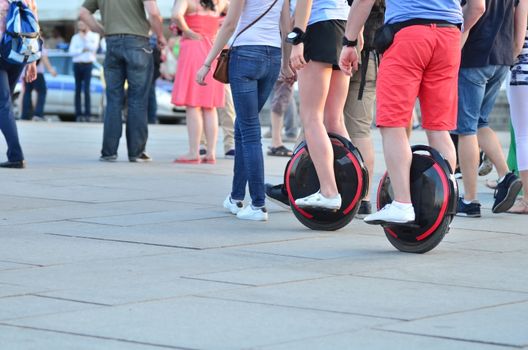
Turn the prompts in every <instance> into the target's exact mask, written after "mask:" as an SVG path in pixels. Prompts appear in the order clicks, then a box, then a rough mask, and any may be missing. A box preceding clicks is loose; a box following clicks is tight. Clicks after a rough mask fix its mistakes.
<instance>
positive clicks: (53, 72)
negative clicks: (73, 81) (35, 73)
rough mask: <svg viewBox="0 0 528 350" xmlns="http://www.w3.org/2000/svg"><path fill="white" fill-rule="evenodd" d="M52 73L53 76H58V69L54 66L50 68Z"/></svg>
mask: <svg viewBox="0 0 528 350" xmlns="http://www.w3.org/2000/svg"><path fill="white" fill-rule="evenodd" d="M50 74H51V75H52V76H54V77H56V76H57V71H56V70H55V69H54V68H51V70H50Z"/></svg>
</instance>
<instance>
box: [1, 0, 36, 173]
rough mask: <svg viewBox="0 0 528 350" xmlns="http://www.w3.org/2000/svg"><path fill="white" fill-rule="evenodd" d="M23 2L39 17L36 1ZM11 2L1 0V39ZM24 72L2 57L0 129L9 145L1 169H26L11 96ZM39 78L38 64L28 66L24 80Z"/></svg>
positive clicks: (19, 66) (28, 81)
mask: <svg viewBox="0 0 528 350" xmlns="http://www.w3.org/2000/svg"><path fill="white" fill-rule="evenodd" d="M23 2H24V3H25V4H26V5H27V6H28V7H29V8H30V9H31V10H32V11H33V13H34V14H35V16H36V15H37V3H36V2H35V0H23ZM9 4H10V1H9V0H0V38H2V37H3V35H4V32H5V29H6V19H7V18H6V17H7V11H8V9H9ZM23 70H24V65H19V64H11V63H9V62H7V61H5V60H4V59H2V58H1V57H0V129H1V130H2V134H4V137H5V140H6V143H7V162H3V163H0V168H17V169H21V168H25V167H26V162H25V161H24V153H23V152H22V147H21V146H20V140H19V138H18V130H17V127H16V122H15V115H14V113H13V103H12V100H11V95H12V94H13V91H14V89H15V86H16V83H17V82H18V79H19V78H20V75H21V74H22V71H23ZM36 78H37V64H36V62H34V63H30V64H28V65H27V68H26V73H25V77H24V80H25V81H26V83H30V82H32V81H34V80H35V79H36Z"/></svg>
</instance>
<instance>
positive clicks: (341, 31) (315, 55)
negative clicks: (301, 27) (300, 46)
mask: <svg viewBox="0 0 528 350" xmlns="http://www.w3.org/2000/svg"><path fill="white" fill-rule="evenodd" d="M345 26H346V21H342V20H337V19H332V20H328V21H322V22H316V23H314V24H310V25H309V26H308V27H307V28H306V36H305V37H304V59H305V60H306V62H308V61H315V62H323V63H328V64H331V65H332V68H333V69H334V70H337V69H339V56H340V55H341V49H342V48H343V36H344V35H345Z"/></svg>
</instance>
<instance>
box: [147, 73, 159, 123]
mask: <svg viewBox="0 0 528 350" xmlns="http://www.w3.org/2000/svg"><path fill="white" fill-rule="evenodd" d="M148 122H149V124H156V123H157V122H158V100H157V99H156V80H155V79H152V85H151V86H150V89H149V98H148Z"/></svg>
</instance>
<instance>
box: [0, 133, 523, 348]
mask: <svg viewBox="0 0 528 350" xmlns="http://www.w3.org/2000/svg"><path fill="white" fill-rule="evenodd" d="M20 129H21V136H22V140H23V144H24V149H25V151H26V156H27V159H28V165H29V167H28V169H26V170H10V169H5V170H2V171H0V193H1V195H2V197H1V198H2V200H1V201H0V349H6V350H22V349H24V350H25V349H36V350H43V349H51V350H62V349H74V350H84V349H86V350H93V349H112V350H114V349H126V350H150V349H152V350H154V349H159V348H167V349H266V350H268V349H269V350H279V349H286V350H292V349H302V350H305V349H324V350H327V349H479V350H480V349H485V350H488V349H489V350H499V349H519V348H520V349H528V322H527V321H528V316H527V315H528V273H527V271H528V258H527V253H528V229H527V226H528V220H527V218H526V217H521V216H515V215H507V214H503V215H494V214H492V213H491V211H490V207H491V199H492V194H491V192H490V191H489V190H487V189H485V188H484V187H482V188H480V192H481V199H482V201H483V204H484V210H483V218H481V219H461V218H456V219H455V221H454V222H453V225H452V227H453V228H452V230H451V232H450V233H449V235H448V237H446V239H445V240H444V242H442V243H441V244H440V246H439V247H437V248H436V249H435V250H433V251H432V252H430V253H428V254H426V255H411V254H403V253H399V252H397V251H396V250H395V249H394V248H392V246H391V245H390V244H389V243H388V241H387V240H386V238H385V237H384V234H383V232H382V231H381V230H380V229H379V228H378V227H372V226H368V225H365V224H363V223H362V222H360V221H358V220H355V221H354V222H353V223H352V224H350V225H349V226H347V227H346V228H344V229H342V230H341V231H338V232H334V233H324V232H314V231H310V230H307V229H306V228H304V227H303V226H302V225H301V224H299V223H298V222H297V221H296V220H295V218H294V217H293V215H292V214H291V213H289V212H287V211H284V210H282V209H279V208H278V207H275V206H273V205H270V206H269V208H270V211H271V215H270V221H269V222H268V223H249V222H242V221H239V220H237V219H236V218H234V217H233V216H231V215H230V214H226V213H225V212H224V211H223V210H222V208H221V202H222V200H223V199H224V197H225V195H226V194H227V193H228V190H229V186H230V178H231V168H232V161H230V160H223V159H221V160H219V162H218V164H217V165H216V166H211V165H200V166H191V165H187V166H185V165H174V164H171V160H172V159H173V158H174V157H175V155H176V154H178V153H180V152H181V151H182V150H184V148H185V145H186V133H185V128H184V127H182V126H156V127H153V128H151V141H150V143H149V152H150V153H151V155H152V156H153V157H154V159H155V161H154V162H152V163H150V164H131V163H128V162H125V161H124V159H126V157H125V153H124V150H125V147H124V144H122V145H121V155H122V158H124V159H123V160H121V161H120V162H118V163H115V164H106V163H100V162H98V161H97V157H98V153H99V147H100V136H101V126H100V125H97V124H93V125H76V124H66V123H62V124H61V123H21V124H20ZM504 136H505V135H502V137H504ZM414 137H415V141H416V142H419V141H420V140H422V139H423V134H422V133H417V134H415V136H414ZM376 138H377V140H378V142H377V143H379V136H377V133H376ZM0 144H1V145H0V146H1V148H0V152H1V153H4V151H5V148H4V146H3V141H2V142H0ZM377 151H378V153H379V151H380V150H379V147H378V150H377ZM380 156H381V155H380ZM380 159H381V158H380ZM285 162H286V160H285V159H270V158H269V157H268V158H266V169H267V174H268V175H269V176H268V180H271V181H279V180H280V178H281V173H282V169H283V167H284V164H285ZM379 164H380V166H379V167H378V171H377V174H376V175H377V176H376V177H377V178H379V176H380V174H381V171H382V166H381V162H380V163H379ZM481 182H483V179H481Z"/></svg>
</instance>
